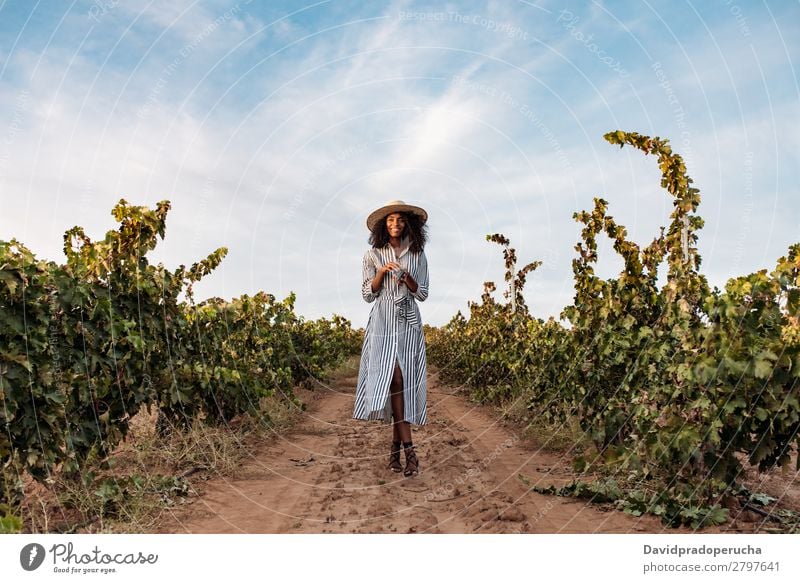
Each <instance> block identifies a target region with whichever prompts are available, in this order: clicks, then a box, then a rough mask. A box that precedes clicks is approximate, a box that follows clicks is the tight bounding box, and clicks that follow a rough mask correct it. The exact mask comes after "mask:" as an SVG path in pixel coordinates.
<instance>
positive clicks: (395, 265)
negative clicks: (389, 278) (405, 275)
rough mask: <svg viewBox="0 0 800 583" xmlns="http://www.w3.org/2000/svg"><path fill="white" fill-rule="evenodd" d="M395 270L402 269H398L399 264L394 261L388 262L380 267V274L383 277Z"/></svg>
mask: <svg viewBox="0 0 800 583" xmlns="http://www.w3.org/2000/svg"><path fill="white" fill-rule="evenodd" d="M396 269H403V268H402V267H400V264H399V263H397V262H396V261H389V262H388V263H384V264H383V265H381V269H380V272H381V274H383V275H385V274H387V273H389V272H391V271H394V270H396Z"/></svg>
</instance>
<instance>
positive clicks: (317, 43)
mask: <svg viewBox="0 0 800 583" xmlns="http://www.w3.org/2000/svg"><path fill="white" fill-rule="evenodd" d="M798 49H800V4H798V2H789V1H787V2H768V3H763V2H745V1H743V0H733V1H729V0H720V1H708V2H695V3H687V2H680V1H679V2H587V3H583V2H558V3H556V2H522V1H520V2H516V1H511V0H509V1H504V2H457V3H456V2H374V3H364V2H345V1H339V0H332V1H328V2H325V1H321V2H316V3H308V4H307V3H303V2H263V3H262V2H256V1H255V0H253V1H251V2H247V1H246V0H242V1H241V2H216V1H214V2H210V1H209V2H184V1H176V2H171V3H169V4H166V3H158V4H157V3H155V2H151V3H146V2H116V1H114V0H97V1H95V2H74V3H67V2H56V1H48V2H23V1H21V0H20V1H5V2H0V112H2V113H0V196H2V205H3V206H2V208H3V212H2V213H0V239H5V240H8V239H11V238H12V237H16V238H18V239H20V240H21V241H23V242H24V243H25V244H26V245H28V247H30V248H31V249H32V250H33V251H34V252H35V253H36V254H37V255H38V256H40V257H43V258H49V259H54V260H60V261H63V259H64V257H63V252H62V250H61V246H62V235H63V232H64V231H65V230H66V229H68V228H70V227H71V226H73V225H76V224H79V225H82V226H84V227H85V228H86V230H87V233H89V234H90V236H93V237H95V238H99V237H101V236H102V235H103V233H105V231H106V230H108V229H110V228H113V226H114V223H113V219H112V217H111V215H110V211H111V208H112V207H113V205H114V204H115V203H116V201H117V200H118V199H119V198H121V197H124V198H126V199H127V200H128V201H129V202H131V203H132V204H148V205H153V204H154V203H155V202H156V201H158V200H161V199H165V198H166V199H169V200H171V201H172V205H173V208H172V211H171V213H170V216H169V217H168V226H167V236H166V239H165V240H164V241H163V242H162V243H161V244H160V246H159V248H158V249H157V250H156V252H154V253H153V254H152V261H154V262H158V261H163V262H164V263H165V264H166V265H168V266H170V267H175V266H177V265H178V264H180V263H184V264H189V263H191V262H193V261H195V260H197V259H198V258H200V257H204V256H205V255H206V254H207V253H209V252H210V251H212V250H213V249H215V248H216V247H218V246H221V245H225V246H227V247H229V249H230V252H229V255H228V257H227V258H226V259H225V261H224V262H223V265H222V266H221V267H220V269H219V270H218V271H217V272H215V273H214V274H212V275H210V276H209V277H207V278H206V280H204V281H203V282H202V283H201V284H200V285H198V286H197V288H196V295H197V297H198V298H204V297H209V296H214V295H216V296H221V297H224V298H231V297H234V296H238V295H241V294H243V293H250V294H252V293H255V292H256V291H258V290H265V291H268V292H271V293H274V294H276V295H277V296H278V297H284V296H285V295H286V294H288V293H289V292H290V291H291V290H294V291H295V292H296V293H297V296H298V300H297V307H298V311H299V313H301V314H303V315H304V316H306V317H311V318H315V317H319V316H330V315H331V314H333V313H339V314H342V315H344V316H345V317H347V318H349V319H350V320H351V321H352V322H353V324H354V325H356V326H360V325H364V324H365V322H366V319H367V315H368V313H369V308H370V306H368V305H367V304H366V303H364V301H363V300H362V299H361V296H360V281H359V280H360V269H361V257H362V255H363V253H364V251H365V250H366V248H367V237H368V232H367V230H366V226H365V219H366V216H367V215H368V214H369V213H370V212H371V211H372V210H373V209H374V208H376V207H378V206H381V205H382V204H383V203H384V202H386V201H387V200H390V199H395V198H399V199H403V200H405V201H407V202H410V203H413V204H419V205H421V206H424V207H425V208H426V209H427V210H428V213H429V216H430V220H429V226H430V242H429V245H428V247H427V249H426V253H427V255H428V260H429V265H430V280H431V290H430V296H429V298H428V300H427V301H426V302H425V303H424V304H420V307H421V311H422V314H423V318H424V320H425V321H426V322H428V323H430V324H433V325H439V324H443V323H445V322H447V321H448V320H449V319H450V318H451V317H452V316H453V314H455V312H456V311H457V310H458V309H461V310H462V311H464V312H465V313H466V312H467V301H468V300H475V299H478V298H479V296H480V294H481V292H482V290H483V282H484V281H487V280H493V281H495V282H497V283H498V284H499V287H502V274H503V262H502V255H501V250H500V248H499V247H498V246H497V245H495V244H493V243H488V242H486V240H485V235H486V234H489V233H496V232H501V233H504V234H505V235H507V236H508V237H510V238H511V241H512V245H513V246H514V247H515V248H516V249H517V254H518V257H519V259H520V262H528V261H532V260H534V259H541V260H542V261H544V265H543V266H542V267H541V268H540V269H539V270H538V271H537V272H536V273H535V274H534V275H533V276H532V277H530V278H529V281H528V284H527V286H526V288H525V296H526V301H527V303H528V305H529V306H530V307H531V309H532V311H533V312H534V314H536V315H537V316H540V317H544V318H546V317H547V316H550V315H553V316H556V317H557V316H558V314H559V312H560V310H561V309H562V308H563V307H564V306H565V305H567V304H569V303H570V302H571V301H572V295H573V291H572V272H571V264H570V262H571V259H572V258H573V256H574V254H575V252H574V245H575V243H576V242H577V241H578V234H579V228H578V224H577V223H575V222H574V220H573V219H572V214H573V212H575V211H578V210H581V209H587V208H590V207H591V204H592V202H591V201H592V198H593V197H595V196H603V197H604V198H606V199H607V200H608V201H609V202H610V214H612V215H613V216H614V217H615V219H616V220H617V221H618V222H620V223H622V224H624V225H625V226H626V227H627V228H628V231H629V233H630V235H631V237H632V238H633V239H635V240H636V241H637V242H639V243H642V244H646V243H648V242H649V241H650V240H651V239H652V238H653V237H654V236H655V235H656V234H657V232H658V227H659V226H660V225H663V224H666V222H667V217H668V215H669V212H670V209H671V200H670V199H669V197H668V195H667V194H666V193H665V192H664V191H663V190H662V189H661V188H660V186H659V172H658V169H657V167H656V164H655V161H654V160H653V159H651V158H647V157H645V156H643V155H641V154H639V153H638V152H635V151H632V150H629V149H628V148H625V149H623V150H620V149H619V148H618V147H616V146H611V145H610V144H607V143H606V142H605V141H604V140H603V138H602V136H603V134H604V133H605V132H607V131H611V130H617V129H622V130H627V131H637V132H640V133H644V134H649V135H658V136H661V137H664V138H669V139H670V141H671V143H672V144H673V148H674V149H675V150H676V151H677V152H679V153H681V154H682V155H684V157H685V158H686V161H687V165H688V168H689V173H690V175H691V176H692V178H693V179H694V180H695V186H697V187H698V188H699V189H700V191H701V196H702V203H701V205H700V207H699V214H700V215H701V216H703V218H704V219H705V221H706V226H705V228H704V229H703V230H702V231H700V242H699V247H700V251H701V253H702V256H703V265H702V269H703V272H704V273H705V274H706V276H707V277H708V278H709V281H710V282H711V283H712V284H714V285H717V286H719V287H722V286H723V285H724V283H725V281H726V280H727V278H729V277H731V276H735V275H741V274H745V273H750V272H752V271H756V270H759V269H763V268H772V267H773V266H774V263H775V260H776V259H777V258H778V257H779V256H781V255H783V254H785V252H786V249H787V247H788V246H789V245H790V244H792V243H794V242H797V241H800V228H799V227H800V196H798V195H799V194H800V192H798V190H800V188H799V187H798V185H799V184H800V159H799V158H800V155H799V154H798V152H800V131H799V129H798V128H800V123H798V122H800V89H799V85H800V82H798V78H797V64H798V62H800V52H799V51H798ZM600 252H601V261H600V269H599V271H600V272H601V273H602V274H603V275H606V276H613V275H614V274H615V273H617V272H618V271H619V268H620V266H621V261H620V260H619V259H618V258H617V257H616V256H615V255H614V252H613V250H612V249H611V247H610V245H609V244H607V243H606V242H603V243H602V245H601V247H600ZM499 297H500V296H499V293H498V298H499Z"/></svg>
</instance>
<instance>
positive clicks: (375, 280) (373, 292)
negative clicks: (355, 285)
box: [361, 249, 384, 302]
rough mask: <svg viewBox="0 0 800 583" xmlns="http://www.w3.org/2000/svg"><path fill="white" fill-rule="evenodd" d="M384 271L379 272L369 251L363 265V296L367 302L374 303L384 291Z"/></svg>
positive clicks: (365, 255)
mask: <svg viewBox="0 0 800 583" xmlns="http://www.w3.org/2000/svg"><path fill="white" fill-rule="evenodd" d="M383 276H384V271H383V270H378V269H376V267H375V264H374V263H373V262H372V257H370V253H369V249H367V252H366V253H364V261H363V262H362V264H361V296H362V297H363V298H364V301H365V302H374V301H375V299H376V298H377V297H378V296H379V295H380V294H381V289H383Z"/></svg>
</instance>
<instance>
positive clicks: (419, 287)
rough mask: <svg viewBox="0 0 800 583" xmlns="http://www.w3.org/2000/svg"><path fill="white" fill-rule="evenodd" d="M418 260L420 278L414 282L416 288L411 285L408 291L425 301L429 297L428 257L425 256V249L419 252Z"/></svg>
mask: <svg viewBox="0 0 800 583" xmlns="http://www.w3.org/2000/svg"><path fill="white" fill-rule="evenodd" d="M417 261H418V263H417V276H418V280H417V281H415V282H414V283H415V284H416V289H413V290H412V289H411V286H409V287H408V291H410V292H411V295H412V296H414V297H415V298H416V299H417V300H419V301H420V302H424V301H425V298H427V297H428V258H427V257H425V251H422V252H421V253H420V254H419V258H418V259H417Z"/></svg>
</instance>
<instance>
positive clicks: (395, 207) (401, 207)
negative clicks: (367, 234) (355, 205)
mask: <svg viewBox="0 0 800 583" xmlns="http://www.w3.org/2000/svg"><path fill="white" fill-rule="evenodd" d="M399 212H412V213H414V214H416V215H419V217H420V218H421V219H422V224H425V223H426V222H427V220H428V213H427V212H425V209H423V208H420V207H418V206H414V205H412V204H406V203H405V202H403V201H402V200H390V201H389V202H387V203H386V204H385V205H383V206H382V207H381V208H379V209H376V210H374V211H372V212H371V213H370V214H369V216H368V217H367V228H368V229H369V230H370V231H372V228H373V227H374V226H375V223H377V222H378V221H380V220H381V219H384V218H386V217H387V216H388V215H390V214H392V213H399Z"/></svg>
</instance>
